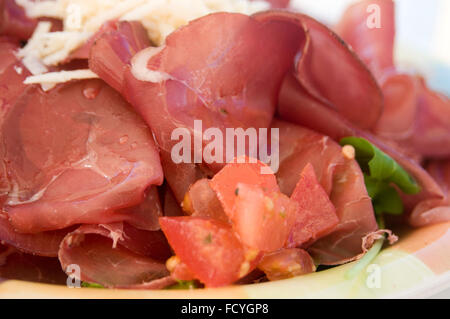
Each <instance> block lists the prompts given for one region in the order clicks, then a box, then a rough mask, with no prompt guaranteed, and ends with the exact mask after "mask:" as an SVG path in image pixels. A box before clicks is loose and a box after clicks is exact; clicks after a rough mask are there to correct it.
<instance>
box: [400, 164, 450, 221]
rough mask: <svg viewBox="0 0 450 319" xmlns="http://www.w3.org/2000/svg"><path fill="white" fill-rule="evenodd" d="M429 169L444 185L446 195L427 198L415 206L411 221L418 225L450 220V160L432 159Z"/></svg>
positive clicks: (410, 217) (442, 185)
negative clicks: (437, 197) (438, 197)
mask: <svg viewBox="0 0 450 319" xmlns="http://www.w3.org/2000/svg"><path fill="white" fill-rule="evenodd" d="M427 171H428V172H429V173H430V174H431V176H432V177H433V178H434V179H435V180H436V181H437V183H438V184H439V185H440V186H441V187H442V190H443V192H444V194H445V195H444V197H443V198H442V199H429V200H425V201H423V202H421V203H419V204H418V205H416V206H415V207H414V209H413V210H412V212H411V215H410V216H409V221H410V223H411V224H412V225H413V226H416V227H421V226H425V225H428V224H435V223H441V222H446V221H449V220H450V161H449V160H435V161H432V162H430V163H429V164H428V165H427Z"/></svg>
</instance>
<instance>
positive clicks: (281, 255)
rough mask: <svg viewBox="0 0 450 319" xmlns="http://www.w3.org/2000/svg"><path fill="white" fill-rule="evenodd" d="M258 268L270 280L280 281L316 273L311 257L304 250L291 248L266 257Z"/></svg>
mask: <svg viewBox="0 0 450 319" xmlns="http://www.w3.org/2000/svg"><path fill="white" fill-rule="evenodd" d="M258 268H259V269H261V270H262V271H264V273H265V274H266V276H267V278H268V279H269V280H280V279H286V278H291V277H295V276H301V275H305V274H308V273H311V272H314V271H316V266H315V265H314V261H313V259H312V258H311V256H310V255H309V254H308V252H306V251H305V250H303V249H299V248H289V249H282V250H279V251H276V252H274V253H271V254H267V255H264V257H263V259H262V260H261V262H260V263H259V264H258Z"/></svg>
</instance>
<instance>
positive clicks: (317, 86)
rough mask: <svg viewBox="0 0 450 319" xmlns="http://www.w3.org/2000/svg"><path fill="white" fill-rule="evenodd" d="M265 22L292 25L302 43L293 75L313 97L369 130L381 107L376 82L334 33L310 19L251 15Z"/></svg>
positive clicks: (295, 15)
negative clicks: (303, 35) (299, 33)
mask: <svg viewBox="0 0 450 319" xmlns="http://www.w3.org/2000/svg"><path fill="white" fill-rule="evenodd" d="M253 17H254V18H255V19H256V20H258V21H261V22H266V23H275V22H279V23H285V24H292V25H296V26H297V27H298V28H301V29H302V30H303V32H305V40H304V41H305V42H304V45H303V47H302V50H301V52H299V53H298V55H297V57H296V59H295V71H296V72H295V76H296V78H297V80H298V82H299V83H300V84H301V86H302V87H303V88H304V89H305V90H306V91H307V92H308V93H309V94H310V95H311V96H313V97H314V98H316V99H317V100H319V101H320V102H321V103H323V104H325V105H327V106H328V107H330V108H332V109H334V110H336V111H337V112H338V113H339V114H341V115H342V116H344V117H345V118H346V119H348V120H349V121H350V122H351V123H353V124H354V125H356V126H357V127H359V128H361V129H370V128H372V127H373V126H374V125H375V123H376V122H377V120H378V118H379V117H380V115H381V111H382V108H383V98H382V95H381V91H380V88H379V86H378V85H377V83H376V80H375V79H374V78H373V76H372V74H371V73H370V71H369V70H368V69H367V68H366V67H365V65H364V64H363V63H362V62H361V61H360V60H359V58H358V57H357V56H356V55H355V54H354V53H353V51H352V50H351V49H349V47H348V46H347V44H345V43H344V42H343V41H342V40H341V39H340V38H339V37H338V36H337V35H336V34H334V33H333V32H332V31H331V30H330V29H328V28H327V27H326V26H324V25H323V24H321V23H319V22H317V21H316V20H314V19H313V18H311V17H309V16H306V15H302V14H298V13H291V12H277V11H273V12H271V11H267V12H262V13H257V14H255V15H254V16H253Z"/></svg>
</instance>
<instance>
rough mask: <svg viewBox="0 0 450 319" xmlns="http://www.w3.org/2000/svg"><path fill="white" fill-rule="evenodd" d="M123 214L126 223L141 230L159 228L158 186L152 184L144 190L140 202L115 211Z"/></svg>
mask: <svg viewBox="0 0 450 319" xmlns="http://www.w3.org/2000/svg"><path fill="white" fill-rule="evenodd" d="M116 214H123V216H124V220H126V221H127V223H128V224H130V225H132V226H134V227H136V228H138V229H142V230H150V231H155V230H159V229H160V227H159V221H158V218H159V217H161V216H162V215H163V211H162V206H161V201H160V200H159V193H158V188H157V187H156V186H152V187H150V188H149V189H147V190H146V191H145V197H144V200H143V201H142V203H140V204H139V205H137V206H133V207H129V208H124V209H121V210H119V211H117V212H116Z"/></svg>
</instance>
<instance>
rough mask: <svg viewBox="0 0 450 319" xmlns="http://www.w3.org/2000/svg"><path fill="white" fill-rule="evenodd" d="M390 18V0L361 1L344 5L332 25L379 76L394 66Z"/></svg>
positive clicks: (392, 33) (392, 17) (392, 12)
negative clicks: (337, 20) (334, 23)
mask: <svg viewBox="0 0 450 319" xmlns="http://www.w3.org/2000/svg"><path fill="white" fill-rule="evenodd" d="M394 18H395V6H394V2H393V1H392V0H364V1H358V2H357V3H355V4H353V5H351V6H350V7H348V8H347V10H346V11H345V12H344V14H343V15H342V17H341V20H340V21H339V23H338V25H336V27H335V30H336V32H337V34H339V36H341V37H342V39H343V40H344V41H345V42H347V43H349V44H351V46H352V49H353V50H355V52H357V53H358V55H359V57H360V58H361V59H362V60H363V61H364V62H365V63H366V64H367V66H368V67H369V69H370V70H371V71H372V72H373V73H374V74H375V76H376V77H377V78H379V79H380V78H382V77H383V76H384V74H385V72H386V71H389V70H393V69H394V61H393V53H394V36H395V22H394ZM377 23H379V25H377Z"/></svg>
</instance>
